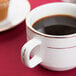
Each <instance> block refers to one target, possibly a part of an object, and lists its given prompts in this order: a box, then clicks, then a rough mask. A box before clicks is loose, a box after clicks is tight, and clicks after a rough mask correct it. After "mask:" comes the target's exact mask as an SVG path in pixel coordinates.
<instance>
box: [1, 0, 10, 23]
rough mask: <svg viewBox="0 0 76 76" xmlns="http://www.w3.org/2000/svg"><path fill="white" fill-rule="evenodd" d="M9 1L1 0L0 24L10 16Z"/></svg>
mask: <svg viewBox="0 0 76 76" xmlns="http://www.w3.org/2000/svg"><path fill="white" fill-rule="evenodd" d="M8 7H9V0H0V22H1V21H4V20H5V19H6V18H7V15H8Z"/></svg>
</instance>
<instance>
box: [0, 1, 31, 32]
mask: <svg viewBox="0 0 76 76" xmlns="http://www.w3.org/2000/svg"><path fill="white" fill-rule="evenodd" d="M29 11H30V4H29V2H28V1H27V0H10V5H9V10H8V17H7V19H6V20H5V21H3V22H0V32H2V31H5V30H8V29H11V28H13V27H15V26H17V25H18V24H20V23H21V22H22V21H23V20H24V19H25V17H26V15H27V14H28V13H29Z"/></svg>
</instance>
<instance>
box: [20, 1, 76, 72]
mask: <svg viewBox="0 0 76 76" xmlns="http://www.w3.org/2000/svg"><path fill="white" fill-rule="evenodd" d="M60 14H61V15H62V14H65V15H70V16H74V17H76V5H75V4H71V3H64V2H62V3H61V2H58V3H48V4H45V5H41V6H39V7H36V8H35V9H33V10H32V11H31V12H30V13H29V14H28V16H27V17H26V24H27V26H26V30H27V40H28V42H27V43H25V44H24V46H23V47H22V50H21V59H22V62H23V63H24V64H25V65H26V66H27V67H29V68H34V67H35V66H37V65H38V64H40V65H42V66H43V67H45V68H47V69H49V70H55V71H65V70H69V69H72V68H75V67H76V33H75V34H70V35H62V36H56V35H47V34H43V33H40V32H38V31H37V30H35V29H34V28H33V27H32V25H33V24H34V23H35V22H36V21H37V20H39V19H41V18H43V17H46V16H52V15H60ZM30 56H32V58H31V59H30Z"/></svg>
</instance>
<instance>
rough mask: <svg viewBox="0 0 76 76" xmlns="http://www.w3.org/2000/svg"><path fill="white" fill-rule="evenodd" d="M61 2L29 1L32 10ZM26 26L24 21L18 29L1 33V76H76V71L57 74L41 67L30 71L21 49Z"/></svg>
mask: <svg viewBox="0 0 76 76" xmlns="http://www.w3.org/2000/svg"><path fill="white" fill-rule="evenodd" d="M57 1H59V0H29V2H30V4H31V7H32V9H33V8H35V7H37V6H39V5H42V4H45V3H49V2H57ZM25 29H26V24H25V21H23V22H22V23H21V24H19V25H18V26H17V27H15V28H13V29H11V30H8V31H6V32H2V33H0V76H76V69H73V70H70V71H65V72H55V71H49V70H47V69H44V68H42V67H41V66H40V65H39V66H37V67H35V68H33V69H29V68H27V67H26V66H24V64H23V63H22V62H21V57H20V56H21V47H22V46H23V44H24V43H25V42H26V30H25Z"/></svg>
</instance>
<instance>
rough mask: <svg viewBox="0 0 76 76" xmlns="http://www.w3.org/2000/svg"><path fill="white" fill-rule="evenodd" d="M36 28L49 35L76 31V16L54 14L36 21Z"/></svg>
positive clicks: (34, 26)
mask: <svg viewBox="0 0 76 76" xmlns="http://www.w3.org/2000/svg"><path fill="white" fill-rule="evenodd" d="M32 27H33V28H34V29H35V30H37V31H39V32H41V33H44V34H48V35H68V34H74V33H76V17H72V16H69V15H54V16H48V17H45V18H42V19H40V20H38V21H36V22H35V23H34V24H33V26H32Z"/></svg>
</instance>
